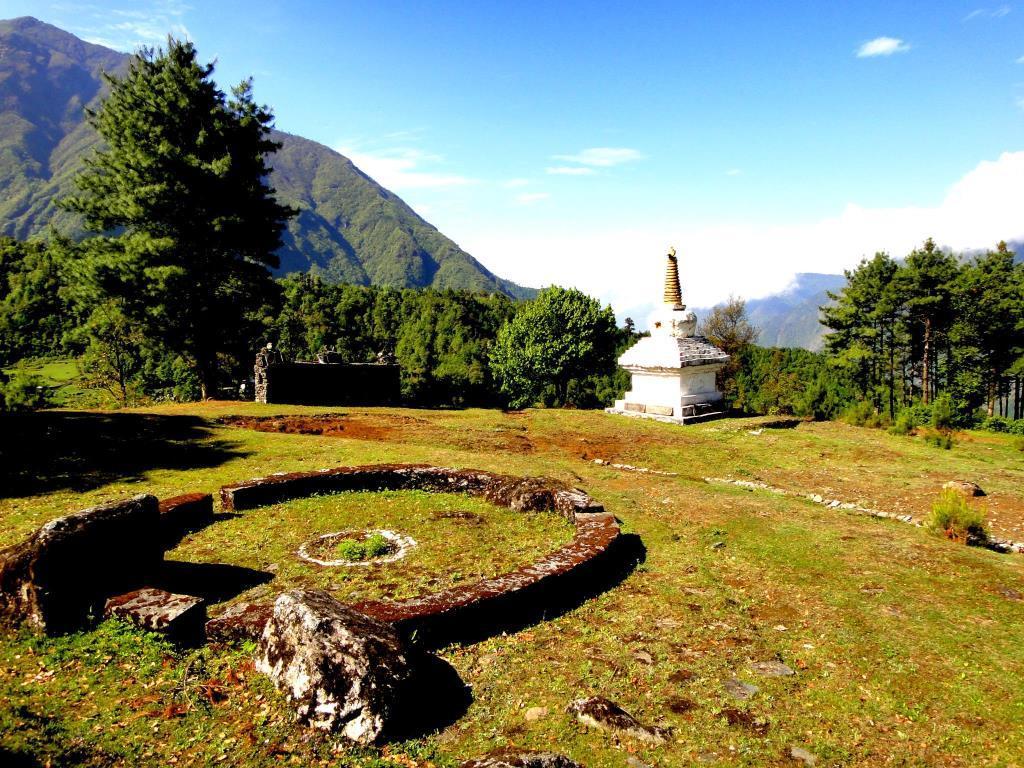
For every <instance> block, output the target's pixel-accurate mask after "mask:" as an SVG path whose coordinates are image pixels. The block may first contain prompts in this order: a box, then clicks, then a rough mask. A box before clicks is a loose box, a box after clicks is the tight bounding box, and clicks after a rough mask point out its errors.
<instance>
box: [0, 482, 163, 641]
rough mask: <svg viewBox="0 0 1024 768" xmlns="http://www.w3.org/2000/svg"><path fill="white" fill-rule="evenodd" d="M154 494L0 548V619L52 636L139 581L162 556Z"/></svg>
mask: <svg viewBox="0 0 1024 768" xmlns="http://www.w3.org/2000/svg"><path fill="white" fill-rule="evenodd" d="M159 522H160V514H159V511H158V503H157V500H156V497H155V496H149V495H139V496H134V497H132V498H130V499H126V500H125V501H118V502H114V503H110V504H101V505H99V506H96V507H90V508H89V509H84V510H82V511H81V512H75V513H73V514H70V515H65V516H64V517H58V518H57V519H55V520H51V521H50V522H48V523H46V524H45V525H44V526H43V527H42V528H40V529H39V530H37V531H36V532H35V533H33V534H32V535H31V536H29V537H28V538H27V539H26V540H25V541H23V542H22V543H20V544H16V545H15V546H13V547H8V548H7V549H5V550H2V551H0V619H2V620H5V621H7V622H8V623H21V622H26V623H28V624H30V625H31V626H33V627H35V628H36V629H38V630H40V631H43V632H46V633H49V634H55V633H59V632H68V631H72V630H75V629H78V628H80V627H81V626H83V625H84V624H86V623H87V622H88V620H89V618H90V617H91V616H96V615H99V614H100V612H101V611H102V609H103V607H104V603H105V601H106V599H107V598H108V597H110V596H111V595H118V594H122V593H124V592H127V591H129V590H132V589H136V588H138V587H142V586H144V585H145V584H146V583H147V582H148V581H150V579H152V578H153V576H154V575H155V574H156V573H157V571H158V570H159V567H160V563H161V562H162V561H163V547H162V546H161V543H160V533H159Z"/></svg>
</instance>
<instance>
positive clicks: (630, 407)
mask: <svg viewBox="0 0 1024 768" xmlns="http://www.w3.org/2000/svg"><path fill="white" fill-rule="evenodd" d="M625 406H626V410H627V411H634V412H635V413H644V412H645V411H646V410H647V406H646V405H644V404H643V403H626V404H625Z"/></svg>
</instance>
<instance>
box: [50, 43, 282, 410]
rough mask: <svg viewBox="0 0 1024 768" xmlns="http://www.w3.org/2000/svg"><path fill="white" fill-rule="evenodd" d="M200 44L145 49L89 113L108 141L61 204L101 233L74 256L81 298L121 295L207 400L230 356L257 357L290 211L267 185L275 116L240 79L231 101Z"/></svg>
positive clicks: (237, 359) (150, 338)
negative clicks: (260, 314)
mask: <svg viewBox="0 0 1024 768" xmlns="http://www.w3.org/2000/svg"><path fill="white" fill-rule="evenodd" d="M212 75H213V65H212V64H206V65H201V64H199V63H198V61H197V58H196V50H195V48H194V46H193V45H192V44H191V43H188V42H180V41H177V40H174V39H169V40H168V44H167V49H166V51H164V50H158V51H154V50H152V49H144V50H142V51H141V52H140V53H139V55H137V56H136V57H135V58H134V60H133V62H132V64H131V67H130V70H129V72H128V73H127V75H126V76H125V77H124V78H115V77H110V76H107V80H108V82H109V85H110V94H109V96H107V98H106V99H104V101H103V102H102V104H101V105H100V107H99V108H98V109H97V110H96V111H91V112H90V113H89V120H90V122H91V124H92V125H93V127H95V129H96V130H97V131H98V132H99V134H100V136H101V137H102V139H103V142H104V146H103V148H101V149H99V150H97V151H96V152H95V153H94V154H93V155H92V156H91V157H90V158H88V159H87V161H86V166H85V168H84V170H83V171H82V172H81V173H80V174H79V176H78V177H77V179H76V181H77V185H78V188H79V190H80V194H78V195H77V196H73V197H71V198H68V199H66V200H65V201H63V205H64V206H65V207H67V208H68V209H70V210H73V211H77V212H78V213H80V214H82V215H83V217H84V220H85V224H86V226H87V228H88V229H90V230H91V231H93V232H96V233H99V234H98V236H96V237H93V238H91V239H90V240H89V241H88V242H87V243H86V247H85V249H84V254H85V255H84V257H83V258H82V259H81V260H80V263H79V264H78V265H76V277H77V280H78V285H77V286H76V289H77V295H78V297H79V299H80V300H81V301H82V302H83V303H84V304H85V305H86V306H88V307H90V308H100V307H107V306H109V305H110V302H111V301H116V302H117V305H118V306H119V308H120V311H122V312H123V313H124V315H125V317H126V318H127V320H128V321H130V322H131V323H132V324H135V325H136V326H137V327H138V329H139V330H140V331H141V332H142V334H143V336H144V337H145V338H146V340H147V344H150V345H152V346H154V347H159V348H160V350H159V351H156V352H154V351H153V350H151V352H152V353H154V354H163V355H170V356H177V357H180V358H182V359H184V360H185V361H187V364H188V365H189V366H190V367H191V368H192V369H193V370H194V373H195V376H196V377H197V378H198V381H199V384H200V387H201V393H202V396H204V397H206V396H208V395H210V394H212V393H213V392H214V391H215V387H216V384H217V381H218V373H219V368H220V366H221V365H222V363H223V362H225V361H226V362H227V363H228V364H231V363H234V365H235V366H236V367H237V366H238V365H240V364H241V362H242V360H243V359H244V360H245V361H246V362H247V361H248V356H249V355H250V354H251V352H252V348H253V345H252V340H251V338H249V336H250V334H252V333H253V332H254V326H253V325H252V318H251V315H252V313H253V312H254V311H255V310H257V309H259V308H260V306H261V305H263V304H264V303H266V302H267V301H269V300H270V299H271V298H272V296H273V291H274V287H273V282H272V280H271V277H270V274H269V272H268V269H267V268H268V267H276V266H277V264H278V260H277V257H276V256H275V255H274V252H275V251H276V250H277V248H278V247H279V246H280V244H281V233H282V230H283V228H284V226H285V223H286V221H287V219H288V218H289V217H290V216H291V215H293V214H294V211H292V210H291V209H289V208H287V207H285V206H283V205H281V204H279V203H278V202H277V201H276V200H275V198H274V194H273V190H272V189H271V188H269V187H268V186H267V183H266V178H267V175H268V173H269V169H268V166H267V156H268V155H270V154H271V153H273V152H274V151H275V150H277V149H278V148H279V147H280V144H278V143H277V142H275V141H273V140H272V139H271V138H270V131H271V124H272V121H273V116H272V115H271V113H270V111H269V110H268V109H267V108H266V107H261V106H258V105H257V104H256V103H255V102H254V101H253V97H252V84H251V81H244V82H242V83H241V84H240V85H238V86H237V87H235V88H234V89H232V96H231V97H230V98H229V97H228V96H226V95H225V94H224V93H223V92H222V91H221V90H219V89H218V88H217V86H216V84H215V83H214V81H213V80H212Z"/></svg>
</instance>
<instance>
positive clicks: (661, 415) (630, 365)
mask: <svg viewBox="0 0 1024 768" xmlns="http://www.w3.org/2000/svg"><path fill="white" fill-rule="evenodd" d="M662 302H663V303H662V305H661V307H660V308H659V310H658V311H657V312H656V313H655V314H654V317H653V318H652V323H651V335H650V336H647V337H645V338H642V339H640V340H639V341H638V342H637V343H636V344H634V345H633V346H632V347H630V348H629V349H627V350H626V351H625V353H624V354H623V355H622V357H620V358H619V365H621V366H622V367H623V368H625V369H626V370H627V371H629V372H630V373H631V374H632V388H631V389H630V390H629V391H628V392H627V393H626V396H625V397H624V398H623V399H622V400H616V401H615V406H614V407H612V408H608V409H607V410H608V412H609V413H622V414H626V415H629V416H643V417H647V418H654V419H658V420H660V421H673V422H676V423H679V424H682V423H684V422H687V421H692V420H694V419H699V418H708V417H711V416H717V415H719V414H720V413H721V412H722V393H721V392H720V391H719V389H718V386H717V385H716V383H715V374H716V373H717V372H718V371H719V370H721V369H722V367H723V366H725V364H726V363H727V362H729V355H727V354H725V352H723V351H722V350H720V349H719V348H718V347H716V346H715V345H714V344H712V343H711V342H709V341H708V340H707V339H705V338H704V337H703V336H696V335H695V333H696V330H697V316H696V315H695V314H693V312H687V311H686V305H685V304H683V297H682V291H681V290H680V287H679V263H678V261H677V259H676V250H675V248H670V249H669V252H668V264H667V265H666V268H665V293H664V296H663V299H662Z"/></svg>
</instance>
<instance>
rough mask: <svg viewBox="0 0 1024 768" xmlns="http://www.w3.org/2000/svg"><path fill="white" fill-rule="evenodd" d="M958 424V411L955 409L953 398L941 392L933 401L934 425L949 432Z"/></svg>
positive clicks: (942, 430) (935, 427)
mask: <svg viewBox="0 0 1024 768" xmlns="http://www.w3.org/2000/svg"><path fill="white" fill-rule="evenodd" d="M954 426H956V411H955V410H954V409H953V399H952V398H951V397H950V396H949V395H947V394H941V395H939V396H938V397H937V398H935V402H934V403H932V427H933V428H934V429H937V430H939V431H940V432H949V431H950V430H951V429H953V427H954Z"/></svg>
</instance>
